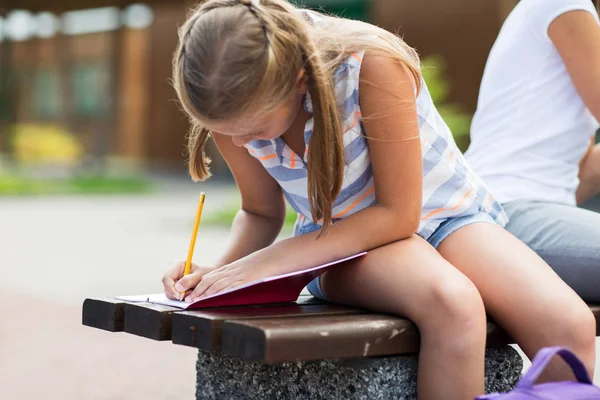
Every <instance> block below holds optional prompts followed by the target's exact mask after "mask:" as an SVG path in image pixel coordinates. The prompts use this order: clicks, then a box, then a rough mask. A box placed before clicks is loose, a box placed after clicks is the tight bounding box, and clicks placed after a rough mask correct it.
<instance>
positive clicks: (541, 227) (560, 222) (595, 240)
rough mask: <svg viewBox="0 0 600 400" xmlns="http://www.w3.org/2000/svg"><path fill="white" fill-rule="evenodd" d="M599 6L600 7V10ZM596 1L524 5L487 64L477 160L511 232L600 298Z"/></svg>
mask: <svg viewBox="0 0 600 400" xmlns="http://www.w3.org/2000/svg"><path fill="white" fill-rule="evenodd" d="M596 5H597V4H596ZM599 22H600V21H599V19H598V13H597V11H596V9H595V7H594V4H593V3H592V1H590V0H522V1H521V2H519V4H518V5H517V6H516V7H515V9H514V10H513V12H512V13H511V15H510V16H509V17H508V19H507V20H506V22H505V23H504V26H503V28H502V30H501V32H500V35H499V36H498V39H497V40H496V43H495V44H494V47H493V49H492V51H491V53H490V56H489V58H488V61H487V65H486V69H485V73H484V77H483V82H482V84H481V91H480V95H479V104H478V108H477V112H476V114H475V118H474V120H473V125H472V127H471V138H472V143H471V147H470V148H469V150H468V152H467V158H468V159H469V162H470V163H471V165H472V166H473V169H474V170H475V172H476V173H478V174H479V175H480V176H481V177H482V178H483V179H484V180H485V182H486V183H487V184H489V185H490V187H491V189H492V191H493V192H494V194H495V195H497V196H498V200H499V201H501V202H502V203H503V206H504V208H505V209H506V211H507V213H508V215H509V218H510V221H509V223H508V225H507V227H506V228H507V229H508V231H509V232H511V233H512V234H514V235H515V236H517V237H518V238H519V239H521V240H523V241H524V242H525V243H526V244H527V245H529V246H530V247H531V248H532V249H533V250H535V251H536V252H537V253H538V254H539V255H540V256H541V257H542V258H544V260H545V261H546V262H547V263H548V264H550V266H551V267H552V268H553V269H554V270H555V271H556V272H557V273H558V275H559V276H560V277H561V278H563V279H564V281H565V282H567V284H569V285H570V286H571V287H572V288H573V289H575V291H576V292H577V293H578V294H579V295H580V296H582V297H583V299H584V300H586V301H590V302H598V301H600V290H599V288H600V214H598V213H595V212H592V211H588V210H585V209H582V208H578V207H576V204H577V202H579V203H582V202H583V201H585V200H587V199H588V198H590V197H592V196H593V195H594V194H595V193H598V192H599V191H600V146H599V145H595V144H594V134H595V133H596V130H597V129H598V127H599V126H600V125H599V124H598V121H600V24H599Z"/></svg>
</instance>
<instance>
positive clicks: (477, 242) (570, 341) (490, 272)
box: [438, 223, 596, 379]
mask: <svg viewBox="0 0 600 400" xmlns="http://www.w3.org/2000/svg"><path fill="white" fill-rule="evenodd" d="M438 251H439V252H440V254H441V255H442V256H443V257H444V258H445V259H446V260H448V261H449V262H450V263H452V265H454V266H455V267H456V268H458V269H459V270H460V271H461V272H463V273H464V274H465V275H466V276H467V277H468V278H469V279H470V280H471V281H472V282H473V283H474V284H475V286H476V287H477V289H478V290H479V293H481V296H482V298H483V301H484V303H485V307H486V310H487V312H488V313H489V314H490V315H491V316H492V317H493V318H494V319H495V320H496V321H497V322H498V323H500V324H501V325H502V326H503V327H504V328H505V329H506V331H507V332H508V333H509V334H511V335H512V337H513V338H515V339H516V340H517V342H518V343H519V345H520V346H521V348H522V349H523V350H524V351H525V353H526V354H527V355H528V356H529V357H532V356H533V355H534V354H535V353H536V352H537V351H538V350H539V349H540V348H541V347H545V346H554V345H561V346H567V347H569V348H570V349H572V350H573V351H575V353H577V355H578V356H579V357H580V358H581V359H582V360H583V362H584V363H585V365H586V366H587V368H588V370H589V371H590V374H592V376H593V370H594V360H595V335H596V321H595V318H594V316H593V314H592V313H591V311H590V309H589V307H588V306H587V305H586V304H585V303H584V302H583V301H582V300H581V299H580V298H579V296H577V294H576V293H575V292H574V291H573V290H572V289H571V288H569V287H568V286H567V285H566V284H565V283H564V282H563V281H562V280H561V279H560V278H559V277H558V276H557V275H556V274H555V273H554V272H553V271H552V269H550V267H549V266H548V265H547V264H546V263H545V262H544V261H543V260H542V259H541V258H540V257H539V256H537V255H536V254H535V253H534V252H533V251H532V250H530V249H529V248H528V247H527V246H526V245H525V244H524V243H522V242H521V241H519V240H518V239H516V238H515V237H514V236H512V235H511V234H510V233H508V232H507V231H505V230H504V229H502V228H501V227H500V226H498V225H495V224H491V223H476V224H471V225H467V226H465V227H463V228H461V229H459V230H457V231H456V232H454V233H452V234H451V235H450V236H448V237H447V238H446V239H445V240H444V241H443V242H442V243H441V244H440V246H439V247H438ZM571 376H572V375H571V374H570V373H568V372H567V370H566V367H565V366H564V365H561V364H559V363H558V362H555V363H554V364H553V365H552V367H551V368H550V369H549V370H548V374H547V375H546V376H545V378H546V379H547V378H553V379H557V378H562V379H564V378H565V377H571Z"/></svg>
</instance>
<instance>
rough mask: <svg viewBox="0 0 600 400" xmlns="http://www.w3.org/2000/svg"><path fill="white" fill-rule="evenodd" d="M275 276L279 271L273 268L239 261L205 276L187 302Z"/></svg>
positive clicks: (187, 297) (186, 299)
mask: <svg viewBox="0 0 600 400" xmlns="http://www.w3.org/2000/svg"><path fill="white" fill-rule="evenodd" d="M274 274H277V271H275V270H273V269H272V268H268V267H264V266H263V267H261V266H260V265H257V264H254V263H252V264H251V263H248V262H244V261H237V262H235V263H233V264H229V265H224V266H222V267H220V268H216V269H214V270H212V271H211V272H209V273H207V274H205V275H204V276H203V277H202V279H201V280H200V283H199V284H198V286H196V288H195V289H194V290H193V291H192V293H190V294H189V295H188V296H186V298H185V301H187V302H193V301H196V300H197V299H201V298H203V297H206V296H210V295H213V294H216V293H219V292H223V291H225V290H229V289H233V288H235V287H237V286H241V285H245V284H247V283H250V282H254V281H256V280H258V279H261V278H266V277H268V276H271V275H274Z"/></svg>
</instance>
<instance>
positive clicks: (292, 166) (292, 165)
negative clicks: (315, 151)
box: [290, 154, 296, 168]
mask: <svg viewBox="0 0 600 400" xmlns="http://www.w3.org/2000/svg"><path fill="white" fill-rule="evenodd" d="M295 166H296V155H295V154H292V161H291V163H290V167H291V168H294V167H295Z"/></svg>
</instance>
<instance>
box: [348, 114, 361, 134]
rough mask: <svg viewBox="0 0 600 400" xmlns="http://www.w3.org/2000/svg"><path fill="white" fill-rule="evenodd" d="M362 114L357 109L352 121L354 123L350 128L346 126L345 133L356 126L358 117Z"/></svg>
mask: <svg viewBox="0 0 600 400" xmlns="http://www.w3.org/2000/svg"><path fill="white" fill-rule="evenodd" d="M361 115H362V114H361V113H360V111H357V112H355V113H354V121H353V122H352V125H351V126H350V127H348V128H346V130H344V133H346V132H348V131H349V130H350V129H352V128H354V127H355V126H356V124H357V123H358V117H360V116H361Z"/></svg>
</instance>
